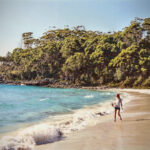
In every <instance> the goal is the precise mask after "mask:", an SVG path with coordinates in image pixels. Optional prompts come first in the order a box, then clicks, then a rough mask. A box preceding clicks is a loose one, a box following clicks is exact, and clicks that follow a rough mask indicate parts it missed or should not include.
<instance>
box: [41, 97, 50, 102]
mask: <svg viewBox="0 0 150 150" xmlns="http://www.w3.org/2000/svg"><path fill="white" fill-rule="evenodd" d="M46 100H48V98H43V99H40V101H41V102H42V101H46Z"/></svg>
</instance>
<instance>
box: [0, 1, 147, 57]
mask: <svg viewBox="0 0 150 150" xmlns="http://www.w3.org/2000/svg"><path fill="white" fill-rule="evenodd" d="M149 6H150V0H0V56H5V55H6V54H7V52H8V51H9V52H12V51H13V49H14V48H16V47H19V46H20V43H21V35H22V33H24V32H33V33H34V34H33V35H34V37H36V38H37V37H40V36H42V34H43V33H44V32H46V31H48V30H49V29H50V26H56V27H57V28H64V26H65V25H69V27H74V26H77V25H84V26H85V28H86V30H93V31H101V32H108V31H118V30H122V29H123V28H124V27H126V26H128V25H129V24H130V22H131V20H134V18H135V17H140V18H146V17H150V9H149Z"/></svg>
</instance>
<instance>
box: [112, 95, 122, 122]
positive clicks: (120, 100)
mask: <svg viewBox="0 0 150 150" xmlns="http://www.w3.org/2000/svg"><path fill="white" fill-rule="evenodd" d="M116 98H117V105H115V106H114V104H113V107H114V108H115V111H114V113H115V114H114V121H115V122H116V114H117V111H118V116H119V117H120V120H122V117H121V114H120V106H121V108H122V109H123V107H122V99H121V98H120V94H116Z"/></svg>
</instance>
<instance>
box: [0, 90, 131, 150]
mask: <svg viewBox="0 0 150 150" xmlns="http://www.w3.org/2000/svg"><path fill="white" fill-rule="evenodd" d="M121 97H122V99H123V103H124V104H125V103H127V102H129V101H130V100H131V99H132V98H133V97H131V96H130V95H129V94H127V93H123V94H122V95H121ZM114 101H115V100H114V99H112V100H109V101H107V102H103V103H99V104H97V105H94V106H87V107H85V108H83V109H79V110H76V111H74V113H73V114H66V115H60V116H59V115H58V116H54V118H53V119H51V121H49V120H47V121H45V122H44V123H40V124H38V125H34V126H30V127H28V128H25V129H23V130H21V131H19V132H18V136H16V137H14V136H12V137H10V136H9V137H4V138H3V139H2V140H1V142H0V150H9V149H12V150H17V149H18V147H20V148H22V149H23V150H32V149H34V146H35V145H40V144H46V143H50V142H54V141H58V140H60V139H62V138H63V137H64V136H67V135H68V134H69V133H72V132H74V131H77V130H81V129H84V128H85V127H87V126H93V125H95V124H97V123H98V122H99V121H100V116H105V115H107V114H110V113H112V112H113V111H114V108H113V107H112V106H111V103H112V102H114Z"/></svg>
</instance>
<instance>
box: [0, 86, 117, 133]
mask: <svg viewBox="0 0 150 150" xmlns="http://www.w3.org/2000/svg"><path fill="white" fill-rule="evenodd" d="M114 96H115V93H113V92H100V91H92V90H84V89H59V88H44V87H34V86H18V85H0V133H2V132H8V131H11V130H14V129H17V128H18V127H19V126H21V125H22V124H24V123H34V122H37V121H41V120H43V119H46V118H48V117H49V118H50V117H53V116H55V115H60V114H66V113H72V111H73V110H76V109H80V108H83V107H85V106H90V105H94V104H98V103H100V102H104V101H107V100H110V99H112V98H114Z"/></svg>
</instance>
